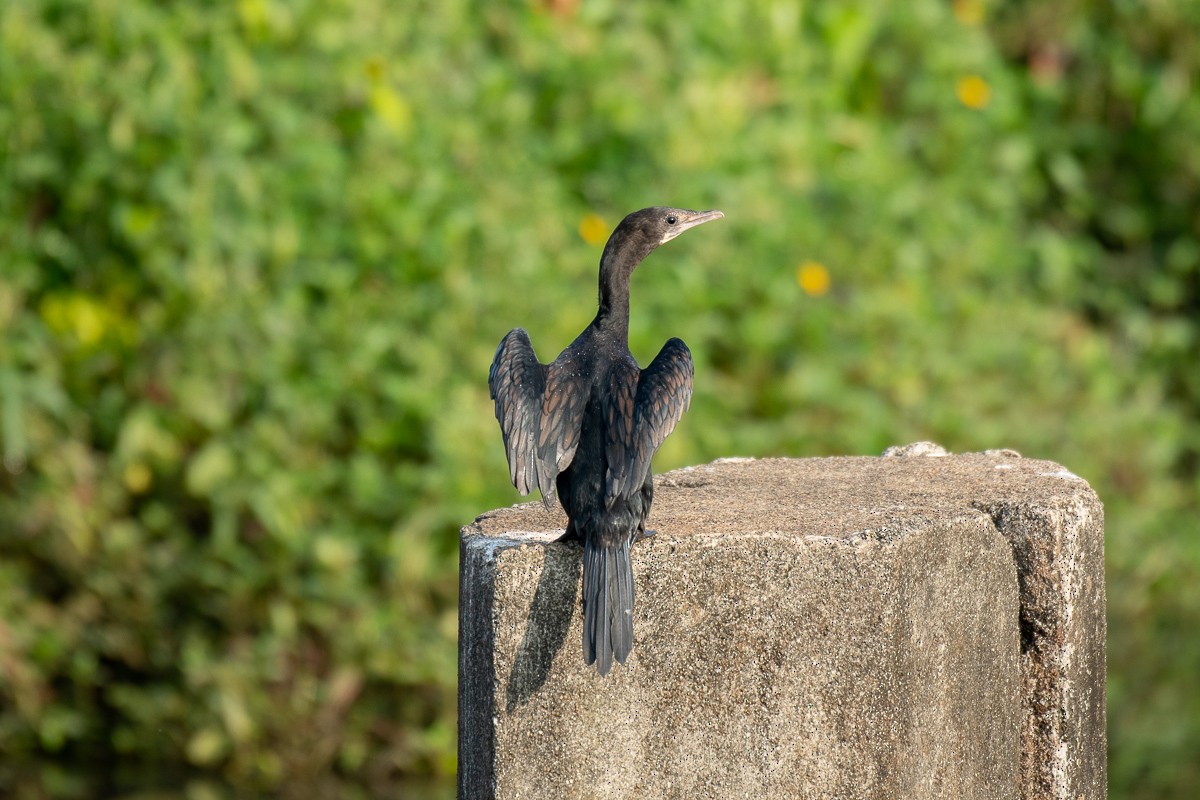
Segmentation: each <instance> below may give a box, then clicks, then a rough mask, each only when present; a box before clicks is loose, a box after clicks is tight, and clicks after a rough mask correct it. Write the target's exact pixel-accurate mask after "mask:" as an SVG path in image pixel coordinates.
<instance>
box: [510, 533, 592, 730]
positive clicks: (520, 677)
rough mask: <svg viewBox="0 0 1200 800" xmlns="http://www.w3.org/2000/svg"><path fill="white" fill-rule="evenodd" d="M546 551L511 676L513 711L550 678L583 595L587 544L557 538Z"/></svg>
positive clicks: (511, 705) (511, 708)
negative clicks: (564, 542)
mask: <svg viewBox="0 0 1200 800" xmlns="http://www.w3.org/2000/svg"><path fill="white" fill-rule="evenodd" d="M545 551H546V556H545V561H544V562H543V564H542V575H541V577H540V578H539V579H538V585H537V590H536V591H535V592H534V593H533V603H532V604H531V605H530V607H529V622H528V623H527V624H526V626H525V636H524V637H522V638H521V644H520V646H519V647H518V648H517V657H516V659H515V660H514V661H513V668H512V674H511V677H510V678H509V680H508V702H507V709H508V711H509V712H510V713H511V712H512V710H513V709H515V708H516V707H517V706H519V705H522V704H523V703H526V702H528V701H529V698H531V697H533V695H534V693H535V692H537V690H538V689H541V688H542V684H544V683H545V682H546V678H547V676H549V675H550V665H551V664H552V663H553V662H554V656H555V654H556V653H557V652H558V651H559V649H560V648H561V647H562V645H563V641H564V640H566V638H567V630H568V629H569V628H570V627H571V618H572V617H573V616H574V615H575V606H576V603H577V601H578V599H579V575H580V572H581V571H582V569H583V567H582V564H583V548H582V547H579V546H578V545H573V544H562V543H558V542H555V543H552V544H548V545H546V547H545Z"/></svg>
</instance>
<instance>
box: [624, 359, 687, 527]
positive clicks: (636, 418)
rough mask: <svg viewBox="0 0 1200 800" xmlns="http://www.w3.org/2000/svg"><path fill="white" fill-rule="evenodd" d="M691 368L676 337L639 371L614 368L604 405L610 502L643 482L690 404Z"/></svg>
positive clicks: (628, 366) (627, 368)
mask: <svg viewBox="0 0 1200 800" xmlns="http://www.w3.org/2000/svg"><path fill="white" fill-rule="evenodd" d="M693 371H694V370H693V367H692V353H691V351H690V350H688V348H687V345H686V344H684V343H683V342H682V341H680V340H679V339H669V340H668V341H667V343H666V344H665V345H663V349H662V350H660V351H659V353H658V355H657V356H655V358H654V360H653V361H651V362H650V365H649V366H648V367H646V368H645V369H644V370H642V371H641V374H640V375H639V374H638V371H637V367H636V366H634V365H632V364H631V363H629V362H622V363H621V365H618V367H617V368H616V369H614V371H613V373H612V384H611V391H610V394H609V402H608V404H607V408H606V409H605V414H606V415H607V419H606V422H607V426H606V427H607V430H608V441H607V452H606V455H607V456H608V480H607V482H606V485H605V499H606V502H607V504H608V505H609V507H611V506H612V504H613V503H614V502H615V500H616V498H618V497H623V496H628V495H629V493H631V492H633V491H636V490H637V489H639V488H640V487H641V485H642V484H643V483H644V482H645V480H646V475H647V473H649V471H650V459H652V458H653V457H654V453H655V452H656V451H657V450H658V448H659V446H660V445H662V443H663V441H664V440H665V439H666V438H667V436H668V435H670V433H671V431H673V430H675V424H676V423H678V422H679V419H680V418H681V417H682V416H683V412H685V411H687V409H688V405H689V404H690V403H691V400H692V374H693Z"/></svg>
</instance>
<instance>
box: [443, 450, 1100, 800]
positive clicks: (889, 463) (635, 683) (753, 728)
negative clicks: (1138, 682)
mask: <svg viewBox="0 0 1200 800" xmlns="http://www.w3.org/2000/svg"><path fill="white" fill-rule="evenodd" d="M913 453H923V454H927V455H928V454H933V453H932V452H931V451H929V450H928V449H925V450H921V449H919V448H918V449H916V450H909V451H906V452H896V455H906V454H913ZM650 523H651V526H652V527H654V528H656V529H657V530H658V531H659V533H658V536H656V537H655V538H653V539H651V540H649V541H646V542H642V543H640V544H638V545H636V546H635V547H634V574H635V580H636V582H637V603H636V608H635V611H634V613H635V646H634V650H633V654H632V655H631V657H630V659H629V662H628V664H627V666H625V667H620V666H617V667H614V669H613V672H612V673H611V674H610V675H609V676H607V677H606V678H601V677H600V676H598V675H597V674H596V672H595V670H593V669H588V668H586V667H585V666H584V665H583V660H582V656H581V653H580V643H581V638H582V631H581V622H580V614H579V580H580V549H579V548H578V547H576V546H572V545H566V544H558V543H551V540H552V539H553V538H554V537H556V536H557V535H559V534H561V531H562V528H563V526H564V524H565V518H563V517H562V516H561V515H560V514H556V513H551V512H547V511H545V510H543V509H542V507H541V505H540V504H532V503H527V504H524V505H520V506H515V507H512V508H508V509H501V510H497V511H494V512H491V513H489V514H485V515H483V516H481V517H479V518H478V519H477V520H476V521H475V523H474V524H472V525H470V526H468V527H466V528H464V529H463V533H462V556H461V558H462V561H461V589H460V592H461V606H460V629H459V638H460V655H459V796H460V797H461V798H517V797H531V798H532V797H556V798H557V797H561V798H618V797H656V798H657V797H663V798H671V797H679V798H685V797H686V798H710V797H711V798H718V797H719V798H728V797H750V796H754V797H761V798H792V797H796V798H808V797H871V798H920V797H955V798H1016V797H1018V796H1021V797H1026V798H1043V797H1045V798H1059V797H1063V798H1071V800H1074V798H1077V797H1086V798H1095V797H1103V796H1104V794H1105V788H1104V787H1105V762H1104V758H1105V738H1104V736H1105V732H1104V633H1105V629H1104V585H1103V513H1102V509H1101V506H1100V503H1099V501H1098V500H1097V499H1096V497H1095V494H1094V493H1092V491H1091V489H1090V488H1088V486H1087V484H1086V483H1085V482H1083V481H1082V480H1080V479H1079V478H1077V477H1076V476H1074V475H1072V474H1070V473H1069V472H1067V471H1066V470H1064V469H1062V468H1061V467H1059V466H1058V465H1056V464H1052V463H1050V462H1045V461H1035V460H1032V459H1022V458H1020V457H1019V456H1017V455H1016V454H1015V453H1012V452H1011V451H994V452H991V453H989V454H973V455H963V456H944V457H938V458H918V457H909V458H902V457H901V458H831V459H803V460H789V459H766V460H740V459H729V460H721V461H717V462H714V463H713V464H709V465H705V466H701V467H692V468H687V469H683V470H677V471H675V472H671V473H667V474H665V475H662V476H659V478H658V480H657V491H656V496H655V506H654V511H653V513H652V515H651V519H650Z"/></svg>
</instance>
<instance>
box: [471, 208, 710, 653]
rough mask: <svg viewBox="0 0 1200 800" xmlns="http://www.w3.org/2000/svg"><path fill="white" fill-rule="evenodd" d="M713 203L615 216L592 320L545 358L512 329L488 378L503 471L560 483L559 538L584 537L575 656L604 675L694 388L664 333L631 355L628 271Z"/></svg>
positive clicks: (687, 363) (700, 218)
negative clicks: (660, 459) (655, 348)
mask: <svg viewBox="0 0 1200 800" xmlns="http://www.w3.org/2000/svg"><path fill="white" fill-rule="evenodd" d="M723 216H724V215H723V214H722V213H721V212H720V211H688V210H686V209H681V208H644V209H642V210H641V211H635V212H634V213H632V214H630V215H629V216H627V217H625V219H623V220H622V221H621V224H620V225H618V226H617V229H616V230H615V231H613V234H612V236H611V237H609V240H608V244H607V245H605V247H604V254H603V255H602V256H601V257H600V309H599V310H598V311H597V312H596V318H595V319H593V320H592V322H591V324H590V325H588V326H587V328H585V329H584V331H583V333H581V334H579V336H578V337H576V339H575V341H574V342H572V343H571V345H570V346H569V347H567V349H566V350H564V351H562V353H561V354H560V355H559V356H558V358H556V359H555V360H554V361H553V363H551V364H542V363H540V362H539V361H538V359H537V356H536V355H534V352H533V346H532V345H531V344H530V342H529V334H527V333H526V332H525V331H524V330H523V329H521V328H517V329H515V330H513V331H510V332H509V334H508V335H507V336H505V337H504V339H503V340H502V341H501V342H500V346H499V347H498V348H496V357H495V359H494V360H493V361H492V369H491V372H490V374H489V375H488V386H489V388H490V389H491V395H492V399H493V400H495V401H496V419H497V420H499V421H500V429H501V431H502V432H503V433H504V447H505V450H506V451H507V454H508V466H509V472H510V475H511V477H512V482H513V485H515V486H516V487H517V490H518V491H520V492H521V494H528V493H529V491H530V490H532V489H535V488H536V489H539V490H540V491H541V493H542V500H543V501H544V502H545V503H546V505H547V507H549V506H550V505H551V504H552V503H553V500H554V495H555V492H556V491H557V493H558V496H559V499H560V500H561V501H562V504H563V509H564V510H565V511H566V512H567V518H568V522H567V531H566V533H565V534H564V535H563V539H565V540H581V541H582V542H583V658H584V661H585V662H586V663H588V664H592V663H595V664H596V668H597V670H599V672H600V674H601V675H606V674H608V671H609V669H610V668H611V667H612V661H613V658H616V660H617V661H619V662H621V663H622V664H624V663H625V659H626V658H627V657H628V656H629V651H630V650H631V649H632V648H633V596H634V587H633V564H632V562H631V561H630V556H629V547H630V545H631V544H633V542H635V541H637V540H638V539H640V538H642V537H644V536H646V535H647V533H646V517H647V516H648V515H649V513H650V504H651V501H652V500H653V497H654V483H653V479H652V477H651V474H650V459H651V458H653V456H654V453H655V451H656V450H658V448H659V445H661V444H662V443H663V440H664V439H666V438H667V435H668V434H670V433H671V431H672V430H674V428H675V424H676V423H677V422H678V421H679V418H680V417H682V416H683V412H684V411H686V410H687V407H688V403H689V402H690V401H691V397H692V354H691V352H690V351H689V350H688V348H687V345H685V344H684V343H683V342H681V341H680V340H679V339H669V340H668V341H667V343H666V345H664V346H663V349H662V350H661V351H660V352H659V354H658V356H656V357H655V359H654V360H653V361H651V362H650V365H649V366H647V367H646V369H644V370H642V369H639V368H638V364H637V361H636V360H634V358H633V355H632V354H630V352H629V277H630V275H632V274H633V270H634V268H635V267H637V265H638V264H639V263H641V261H642V259H644V258H645V257H646V256H647V255H649V254H650V252H651V251H652V250H653V249H654V248H656V247H658V246H659V245H660V244H663V243H664V242H668V241H670V240H671V239H673V238H675V237H676V236H678V235H679V234H681V233H683V232H684V231H685V230H687V229H688V228H692V227H695V226H696V225H700V224H701V223H704V222H709V221H710V220H714V219H720V218H721V217H723Z"/></svg>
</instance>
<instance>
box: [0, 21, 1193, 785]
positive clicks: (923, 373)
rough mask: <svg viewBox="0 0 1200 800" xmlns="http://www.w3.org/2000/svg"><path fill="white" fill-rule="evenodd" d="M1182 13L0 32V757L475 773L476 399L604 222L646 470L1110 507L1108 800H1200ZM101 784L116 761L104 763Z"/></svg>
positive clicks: (480, 445)
mask: <svg viewBox="0 0 1200 800" xmlns="http://www.w3.org/2000/svg"><path fill="white" fill-rule="evenodd" d="M1198 38H1200V6H1198V5H1197V4H1196V3H1194V2H1192V3H1185V2H1179V3H1172V2H1160V3H1151V4H1145V5H1138V4H1128V3H1118V2H1115V1H1114V0H1108V1H1107V2H1105V1H1101V2H1091V3H1083V2H1078V1H1077V0H1054V2H1049V3H1023V2H1018V3H1007V4H1002V5H1001V4H992V3H985V2H980V0H957V1H956V2H948V1H947V0H916V2H914V3H907V4H893V5H880V4H876V3H865V2H851V3H839V4H807V5H805V4H797V3H789V2H774V1H773V0H747V2H742V3H728V2H717V0H690V1H689V2H686V3H681V4H662V5H655V4H622V3H616V2H611V0H586V1H585V0H539V1H538V2H530V3H526V4H518V5H514V4H507V5H506V4H500V5H491V6H489V5H486V4H482V5H481V4H476V3H466V2H462V0H444V1H443V2H439V3H423V2H414V3H409V4H407V5H406V6H404V7H401V6H397V5H396V4H389V3H383V2H377V0H358V1H357V2H349V0H332V1H330V2H303V1H302V0H301V1H299V2H282V0H239V2H238V3H237V4H234V5H229V6H227V7H224V6H218V7H210V6H208V5H206V4H177V3H173V4H161V3H155V2H150V0H121V2H117V0H93V1H92V2H79V1H77V0H7V2H5V3H3V4H2V5H0V335H2V340H0V342H2V343H0V447H2V456H3V469H0V758H2V759H3V760H4V761H5V762H6V763H9V764H14V763H19V762H20V761H21V760H22V759H38V758H42V759H44V758H47V757H52V758H55V759H59V760H61V761H63V762H64V763H92V764H105V765H111V764H112V763H131V764H166V765H176V766H178V767H181V768H182V767H187V768H189V769H190V768H200V769H205V770H212V771H218V772H219V773H221V774H224V775H225V776H227V777H228V779H229V780H230V781H232V782H233V783H234V785H236V786H243V787H260V788H271V787H279V786H286V785H287V784H288V783H289V782H298V781H299V782H303V781H306V780H310V779H312V778H314V777H315V776H319V775H324V774H329V773H331V772H332V773H336V774H340V775H343V776H347V777H350V778H353V779H354V780H357V781H362V782H367V783H379V782H386V781H389V780H394V779H396V778H397V777H403V776H415V775H433V776H437V775H442V776H446V775H450V774H452V773H453V771H454V767H455V761H454V759H455V755H454V730H455V687H454V681H455V663H456V662H455V637H456V624H457V622H456V607H455V606H456V563H457V562H456V558H457V556H456V545H457V540H456V529H457V527H458V526H459V525H460V524H462V523H465V522H468V521H469V520H470V519H471V518H472V517H473V516H474V514H476V513H478V512H480V511H482V510H485V509H487V508H490V507H493V506H496V505H500V504H504V503H508V502H512V501H515V500H516V499H517V498H516V497H515V495H514V493H513V491H512V490H511V487H510V486H509V485H508V483H507V470H506V467H505V465H504V461H503V454H502V448H501V444H500V437H499V432H498V429H497V428H496V425H495V422H494V420H493V418H492V413H491V407H490V403H489V401H488V397H487V387H486V375H487V368H488V365H489V363H490V359H491V355H492V352H493V348H494V347H495V345H496V343H497V342H498V341H499V339H500V337H501V336H502V335H503V334H504V333H505V332H506V331H507V330H508V329H510V328H512V327H514V326H516V325H524V326H525V327H527V328H528V329H529V330H530V333H531V335H532V338H533V341H534V343H535V345H536V346H538V347H539V348H540V354H541V356H542V357H543V359H550V358H552V357H553V356H554V355H555V354H556V353H557V351H558V349H560V348H561V347H563V346H565V345H566V344H567V343H568V342H569V341H570V339H571V338H572V337H573V336H574V335H575V334H576V333H577V332H578V330H579V329H580V328H582V326H583V325H585V324H586V323H587V321H588V320H589V319H590V318H591V315H592V314H593V312H594V305H593V303H594V294H595V265H596V261H597V259H598V256H599V252H600V247H601V246H602V244H603V241H604V239H605V238H606V235H607V233H608V231H609V230H611V228H612V227H613V226H614V225H615V224H616V223H617V222H618V221H619V219H620V218H621V216H622V215H623V214H624V213H626V212H628V211H631V210H634V209H636V208H639V207H642V206H645V205H651V204H671V205H682V206H688V207H694V208H708V207H718V208H721V209H723V210H724V211H725V212H726V214H727V219H726V220H725V221H724V222H722V223H721V225H720V226H715V227H713V228H710V229H705V231H704V233H703V236H699V235H697V236H693V237H689V238H686V239H682V240H680V242H678V243H674V244H672V245H671V246H670V252H669V253H659V254H656V255H655V256H653V257H652V258H651V259H650V260H649V261H648V262H647V264H646V265H645V266H644V267H643V269H642V270H640V271H639V272H638V274H637V276H636V277H635V281H634V315H633V321H632V326H631V343H632V347H633V350H634V352H635V354H636V355H637V356H638V357H639V359H641V360H642V361H643V363H644V362H645V361H647V360H648V359H649V358H651V357H652V356H653V355H654V353H655V352H657V349H658V347H659V346H660V345H661V343H662V341H663V340H664V339H665V338H666V337H667V336H670V335H678V336H681V337H682V338H684V339H685V340H686V341H687V342H688V343H689V344H690V345H691V348H692V350H693V353H694V354H695V358H696V362H697V381H696V394H695V398H694V401H693V406H692V410H691V412H690V413H689V414H688V416H687V417H686V418H685V420H684V422H683V423H682V424H681V426H680V428H679V429H678V431H677V432H676V434H675V435H674V436H673V437H672V438H671V439H670V440H668V442H667V444H666V446H665V447H664V449H663V451H662V453H661V455H660V457H659V459H658V462H657V464H656V466H657V467H658V468H659V469H660V470H662V469H668V468H672V467H677V466H681V465H683V464H688V463H696V462H702V461H705V460H708V459H711V458H714V457H717V456H729V455H794V456H808V455H822V454H833V453H854V454H859V453H866V454H870V453H877V452H879V451H880V450H882V449H883V448H884V447H885V446H887V445H891V444H897V443H905V442H909V441H913V440H917V439H932V440H935V441H938V442H940V443H941V444H943V445H945V446H947V447H948V448H950V449H952V450H956V451H966V450H979V449H984V448H989V447H1012V448H1015V449H1017V450H1019V451H1021V452H1023V453H1024V454H1026V455H1029V456H1036V457H1043V458H1050V459H1054V460H1057V461H1061V462H1062V463H1064V464H1066V465H1067V466H1069V467H1070V468H1071V469H1072V470H1074V471H1076V472H1078V473H1079V474H1081V475H1082V476H1084V477H1085V478H1087V479H1088V480H1089V481H1091V483H1092V484H1093V486H1095V487H1096V489H1097V490H1098V491H1099V493H1100V495H1101V497H1102V498H1103V499H1104V500H1105V502H1106V505H1107V511H1108V532H1109V541H1108V555H1109V576H1108V579H1109V609H1110V617H1109V622H1110V641H1109V658H1110V685H1109V714H1110V716H1109V719H1110V746H1111V756H1112V758H1111V783H1112V796H1113V797H1114V798H1123V797H1179V798H1183V797H1193V796H1194V795H1195V792H1196V791H1197V787H1200V758H1197V754H1198V753H1200V691H1198V684H1200V637H1197V636H1196V635H1195V632H1196V630H1198V629H1200V537H1198V536H1197V535H1196V530H1197V522H1196V520H1197V514H1198V513H1200V501H1198V499H1197V497H1198V491H1197V490H1198V489H1200V424H1198V423H1197V418H1198V414H1200V369H1198V368H1197V362H1198V359H1197V354H1198V352H1200V92H1197V90H1196V80H1197V77H1196V76H1197V75H1200V41H1197V39H1198ZM105 768H107V767H105Z"/></svg>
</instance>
